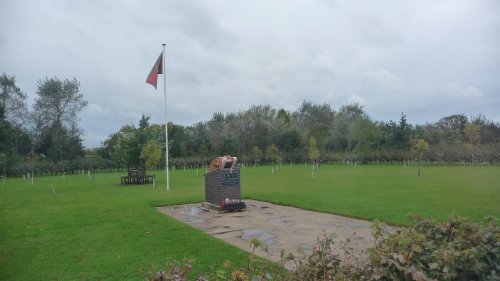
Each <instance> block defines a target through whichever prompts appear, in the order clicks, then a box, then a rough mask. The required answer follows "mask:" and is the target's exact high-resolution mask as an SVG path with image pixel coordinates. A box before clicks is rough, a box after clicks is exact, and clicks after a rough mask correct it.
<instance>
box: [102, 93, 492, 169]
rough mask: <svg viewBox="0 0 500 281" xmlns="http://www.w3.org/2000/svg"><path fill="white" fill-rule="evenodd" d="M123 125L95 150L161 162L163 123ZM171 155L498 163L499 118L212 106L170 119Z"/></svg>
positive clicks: (308, 106)
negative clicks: (421, 119) (184, 120)
mask: <svg viewBox="0 0 500 281" xmlns="http://www.w3.org/2000/svg"><path fill="white" fill-rule="evenodd" d="M149 119H150V118H149V117H147V116H144V115H143V116H142V117H141V119H140V120H139V125H138V126H137V127H136V126H135V125H130V124H129V125H125V126H123V127H122V128H121V129H120V130H119V131H118V132H115V133H113V134H112V135H110V137H109V138H107V139H106V140H105V141H104V142H103V143H102V145H101V147H99V148H98V149H97V150H96V154H97V155H99V156H100V157H101V158H102V159H103V161H104V162H105V163H103V164H104V165H105V166H113V167H157V168H159V167H164V159H165V158H164V157H165V156H164V155H165V126H164V125H158V124H150V123H149ZM168 136H169V158H170V159H171V165H173V166H175V167H200V166H203V165H205V164H207V163H208V161H209V160H211V159H213V158H215V157H217V156H220V155H227V154H229V155H233V156H237V157H239V162H240V163H245V164H247V165H256V164H259V163H304V162H313V163H317V164H318V163H331V162H344V163H394V162H398V163H402V162H405V161H407V162H409V161H417V162H420V163H421V162H422V160H424V161H430V162H439V163H447V164H457V163H462V164H465V163H467V164H473V165H477V164H493V165H494V164H495V163H496V162H497V161H498V159H500V124H499V123H498V122H494V121H490V120H487V119H486V117H484V116H482V115H479V116H477V117H473V118H467V117H466V116H465V115H464V114H456V115H451V116H446V117H443V118H441V119H440V120H438V121H437V122H435V123H430V124H425V125H412V124H409V123H408V121H407V119H406V116H405V114H403V113H402V114H401V116H400V118H399V120H397V121H392V120H391V121H388V122H381V121H374V120H372V119H371V118H370V117H369V116H368V114H367V113H366V112H365V111H364V109H363V107H362V106H360V105H359V104H348V105H344V106H341V107H340V108H339V109H338V110H334V109H332V108H331V106H330V105H329V104H326V103H325V104H316V103H313V102H310V101H304V102H303V103H302V104H301V105H300V106H299V108H298V109H297V110H295V111H287V110H285V109H282V108H281V109H276V108H273V107H271V106H269V105H254V106H251V107H250V108H249V109H247V110H244V111H240V112H230V113H225V114H224V113H222V112H217V113H214V114H213V116H212V118H211V119H210V120H208V121H204V122H198V123H196V124H194V125H192V126H182V125H178V124H173V123H168Z"/></svg>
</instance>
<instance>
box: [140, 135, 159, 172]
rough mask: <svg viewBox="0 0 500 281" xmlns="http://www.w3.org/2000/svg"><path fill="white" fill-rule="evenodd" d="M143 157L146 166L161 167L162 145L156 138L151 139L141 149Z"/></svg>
mask: <svg viewBox="0 0 500 281" xmlns="http://www.w3.org/2000/svg"><path fill="white" fill-rule="evenodd" d="M141 158H142V159H144V161H145V162H146V167H159V166H160V161H161V159H162V147H161V145H160V144H159V143H158V142H157V141H156V140H150V141H149V142H148V143H147V144H146V145H145V146H144V147H143V148H142V151H141Z"/></svg>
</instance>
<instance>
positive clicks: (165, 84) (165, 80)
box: [162, 44, 170, 191]
mask: <svg viewBox="0 0 500 281" xmlns="http://www.w3.org/2000/svg"><path fill="white" fill-rule="evenodd" d="M162 45H163V56H162V60H163V62H162V67H163V96H164V97H165V174H166V176H167V191H169V190H170V178H169V174H168V173H169V171H168V121H167V120H168V119H167V75H166V74H165V44H162Z"/></svg>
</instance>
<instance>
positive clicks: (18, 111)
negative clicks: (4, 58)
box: [0, 73, 28, 125]
mask: <svg viewBox="0 0 500 281" xmlns="http://www.w3.org/2000/svg"><path fill="white" fill-rule="evenodd" d="M26 99H27V95H26V94H25V93H23V92H22V91H21V89H19V87H17V86H16V78H15V77H14V76H9V75H7V74H6V73H2V75H0V106H2V107H3V110H4V114H5V118H6V119H7V120H9V122H11V123H13V124H16V125H19V124H22V123H24V122H25V121H26V118H27V116H28V107H27V104H26Z"/></svg>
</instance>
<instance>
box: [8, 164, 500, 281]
mask: <svg viewBox="0 0 500 281" xmlns="http://www.w3.org/2000/svg"><path fill="white" fill-rule="evenodd" d="M422 173H423V175H422V176H421V177H417V176H416V168H415V167H401V166H358V167H356V168H354V167H352V166H322V167H320V170H319V171H318V172H317V173H316V174H315V176H314V179H312V176H311V170H310V166H304V165H294V166H283V167H282V168H281V169H280V171H279V172H278V173H276V172H275V173H274V174H272V173H271V167H269V166H268V167H257V168H253V167H247V168H244V169H242V174H241V177H242V178H241V182H242V193H243V194H242V195H243V196H244V197H245V198H254V199H259V200H265V201H271V202H275V203H279V204H285V205H292V206H297V207H301V208H304V209H311V210H318V211H323V212H329V213H337V214H343V215H347V216H351V217H360V218H367V219H379V220H382V221H385V222H388V223H391V224H406V223H407V219H406V215H407V214H408V213H410V212H416V213H419V214H422V215H424V216H432V217H435V218H437V219H439V220H444V219H446V218H447V217H448V216H449V215H450V214H452V213H455V214H456V215H459V216H463V217H467V218H470V219H472V220H474V221H480V220H481V219H482V218H483V217H484V216H486V215H494V216H497V217H499V216H500V168H499V167H424V168H423V170H422ZM157 174H158V177H159V181H158V182H159V183H158V186H157V189H153V188H152V186H151V185H143V186H120V185H119V184H118V182H119V179H117V178H116V177H115V175H114V174H100V175H96V177H95V180H92V178H89V177H88V176H82V175H76V176H68V177H66V181H63V178H62V177H60V176H56V177H41V178H37V179H36V181H35V185H31V182H30V181H23V180H22V179H7V181H6V183H5V185H2V184H1V183H0V222H1V223H0V280H143V279H144V276H145V275H144V272H143V270H148V269H151V268H154V269H155V270H159V269H161V268H163V265H164V260H165V258H167V257H168V258H171V259H176V260H183V259H192V260H193V261H194V264H195V270H194V272H193V274H197V273H199V272H200V271H201V270H206V269H207V268H209V267H210V266H211V265H216V266H221V265H222V264H223V262H224V261H225V260H231V261H232V262H233V263H235V266H244V264H245V261H246V258H247V254H246V253H245V252H243V251H241V250H239V249H237V248H235V247H232V246H230V245H228V244H226V243H224V242H222V241H220V240H218V239H215V238H213V237H211V236H209V235H207V234H205V233H201V232H199V231H197V230H194V229H193V228H191V227H190V226H188V225H185V224H183V223H180V222H177V221H176V220H174V219H171V218H169V217H167V216H164V215H162V214H160V213H158V212H157V211H156V210H155V206H164V205H172V204H180V203H188V202H201V201H203V199H204V178H203V176H202V172H201V171H200V175H198V176H197V175H196V171H195V170H176V171H173V172H172V173H171V191H170V192H166V191H165V186H164V178H163V175H162V173H160V172H158V173H157ZM52 185H54V186H55V191H56V198H54V197H53V193H52V188H51V186H52Z"/></svg>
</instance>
